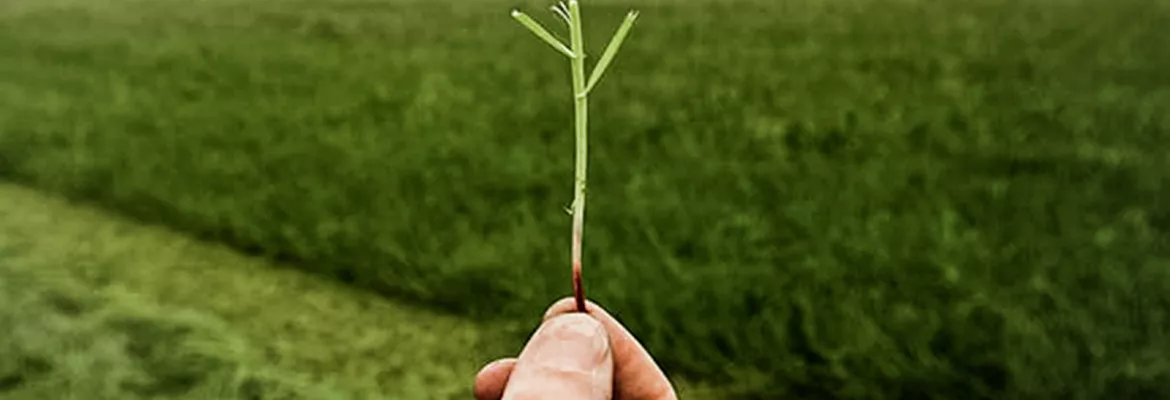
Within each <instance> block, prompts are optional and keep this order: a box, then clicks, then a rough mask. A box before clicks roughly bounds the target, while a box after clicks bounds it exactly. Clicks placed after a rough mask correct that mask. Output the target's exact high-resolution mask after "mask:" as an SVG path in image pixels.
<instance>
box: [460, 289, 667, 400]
mask: <svg viewBox="0 0 1170 400" xmlns="http://www.w3.org/2000/svg"><path fill="white" fill-rule="evenodd" d="M576 308H577V306H576V302H575V300H574V299H573V298H572V297H570V298H565V299H561V300H560V301H557V302H556V303H554V304H553V305H552V307H549V309H548V311H546V312H545V315H544V320H543V322H542V324H541V326H540V328H539V329H537V331H536V333H535V334H533V336H532V338H531V339H529V341H528V344H527V345H525V347H524V350H522V351H521V352H520V355H519V357H516V358H504V359H500V360H496V361H494V362H492V363H489V364H488V365H486V366H485V367H484V368H483V369H481V370H480V372H479V374H478V375H477V376H476V378H475V398H476V399H477V400H526V399H564V400H610V399H617V400H677V399H678V397H677V395H676V394H675V391H674V388H673V386H672V385H671V384H670V381H669V380H668V379H667V378H666V375H665V374H664V373H663V372H662V369H661V368H659V367H658V365H657V364H656V363H655V362H654V359H653V358H652V357H650V354H649V353H647V352H646V349H645V348H644V347H642V345H641V344H640V343H638V340H637V339H635V338H634V336H633V335H631V334H630V332H629V331H628V330H626V328H625V327H623V326H622V325H621V323H620V322H618V321H617V319H615V318H614V317H613V316H612V315H610V314H609V313H608V312H606V311H605V309H603V308H601V307H600V306H598V305H597V304H595V303H593V302H592V301H589V302H587V307H586V308H587V312H586V313H580V312H577V311H576Z"/></svg>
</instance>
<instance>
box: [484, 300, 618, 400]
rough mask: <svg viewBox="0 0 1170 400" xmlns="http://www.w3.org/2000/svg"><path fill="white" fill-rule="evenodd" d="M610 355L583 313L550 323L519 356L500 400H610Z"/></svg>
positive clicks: (596, 325) (600, 332)
mask: <svg viewBox="0 0 1170 400" xmlns="http://www.w3.org/2000/svg"><path fill="white" fill-rule="evenodd" d="M612 396H613V354H612V353H611V352H610V347H609V335H608V334H607V333H606V331H605V328H604V327H603V326H602V325H601V323H600V322H598V321H597V320H595V319H593V317H590V316H589V315H587V314H583V313H573V314H565V315H562V316H558V317H555V318H552V319H549V320H547V321H545V322H544V324H543V325H541V327H540V329H538V330H537V331H536V334H534V335H533V336H532V339H531V340H529V341H528V345H526V346H525V347H524V350H523V351H521V352H520V358H519V359H518V360H517V361H516V367H515V369H513V370H512V375H511V377H509V378H508V387H507V388H505V389H504V397H503V399H504V400H521V399H563V400H609V399H610V398H611V397H612Z"/></svg>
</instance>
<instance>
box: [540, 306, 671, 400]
mask: <svg viewBox="0 0 1170 400" xmlns="http://www.w3.org/2000/svg"><path fill="white" fill-rule="evenodd" d="M585 310H586V312H587V313H589V315H591V316H593V318H595V319H597V320H598V321H600V322H601V325H602V326H604V327H605V330H606V332H607V333H608V334H609V341H610V346H611V348H612V349H613V378H614V388H613V394H614V398H615V399H621V400H677V399H678V396H677V395H676V394H675V392H674V387H672V386H671V384H670V380H669V379H667V378H666V374H664V373H663V372H662V369H661V368H659V367H658V364H657V363H655V362H654V358H653V357H650V353H649V352H647V351H646V349H645V348H644V347H642V344H641V343H639V342H638V339H636V338H634V335H633V334H631V333H630V331H629V330H627V329H626V328H625V327H624V326H622V324H621V322H618V320H617V319H616V318H614V317H613V316H612V315H610V314H609V312H607V311H605V309H604V308H601V306H599V305H597V303H594V302H592V301H589V300H586V307H585ZM574 312H577V305H576V302H575V300H574V299H573V298H572V297H568V298H564V299H561V300H559V301H557V302H556V303H553V305H552V307H549V309H548V311H546V312H545V314H544V319H545V320H548V319H549V318H552V317H555V316H558V315H562V314H569V313H574Z"/></svg>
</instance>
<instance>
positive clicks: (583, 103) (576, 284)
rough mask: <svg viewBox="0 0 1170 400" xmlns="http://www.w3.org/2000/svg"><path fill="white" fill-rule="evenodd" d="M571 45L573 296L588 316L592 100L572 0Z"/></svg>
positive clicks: (576, 9) (577, 11)
mask: <svg viewBox="0 0 1170 400" xmlns="http://www.w3.org/2000/svg"><path fill="white" fill-rule="evenodd" d="M569 17H570V21H571V22H570V24H569V25H570V42H571V45H570V46H571V47H572V50H573V54H575V55H576V57H573V58H572V59H571V62H572V72H573V114H574V117H575V121H576V123H575V125H574V126H575V133H576V135H575V136H576V143H577V145H576V147H577V161H576V167H575V168H574V175H575V179H574V182H575V185H574V186H575V191H574V194H573V245H572V262H573V295H574V297H575V298H576V301H577V311H580V312H585V290H584V285H583V284H582V278H581V270H582V268H581V252H582V250H581V249H582V247H583V243H582V242H583V241H584V240H583V238H584V229H585V179H586V176H587V168H586V167H587V166H588V162H587V160H588V158H587V157H588V155H589V140H588V138H589V98H588V96H587V93H586V92H585V84H586V81H585V45H584V38H583V37H582V35H581V7H580V5H579V4H578V2H577V0H569Z"/></svg>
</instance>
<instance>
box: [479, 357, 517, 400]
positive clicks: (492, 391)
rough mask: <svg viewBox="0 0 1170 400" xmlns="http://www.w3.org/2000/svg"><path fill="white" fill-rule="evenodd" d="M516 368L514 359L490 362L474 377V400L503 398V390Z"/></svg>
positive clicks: (497, 399)
mask: <svg viewBox="0 0 1170 400" xmlns="http://www.w3.org/2000/svg"><path fill="white" fill-rule="evenodd" d="M515 367H516V359H515V358H503V359H499V360H496V361H492V362H491V363H489V364H488V365H485V366H484V367H483V368H481V369H480V370H479V373H477V374H476V375H475V388H474V392H475V399H476V400H499V399H501V398H503V397H504V388H505V387H507V386H508V378H509V377H510V376H511V375H512V370H513V369H515Z"/></svg>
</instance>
